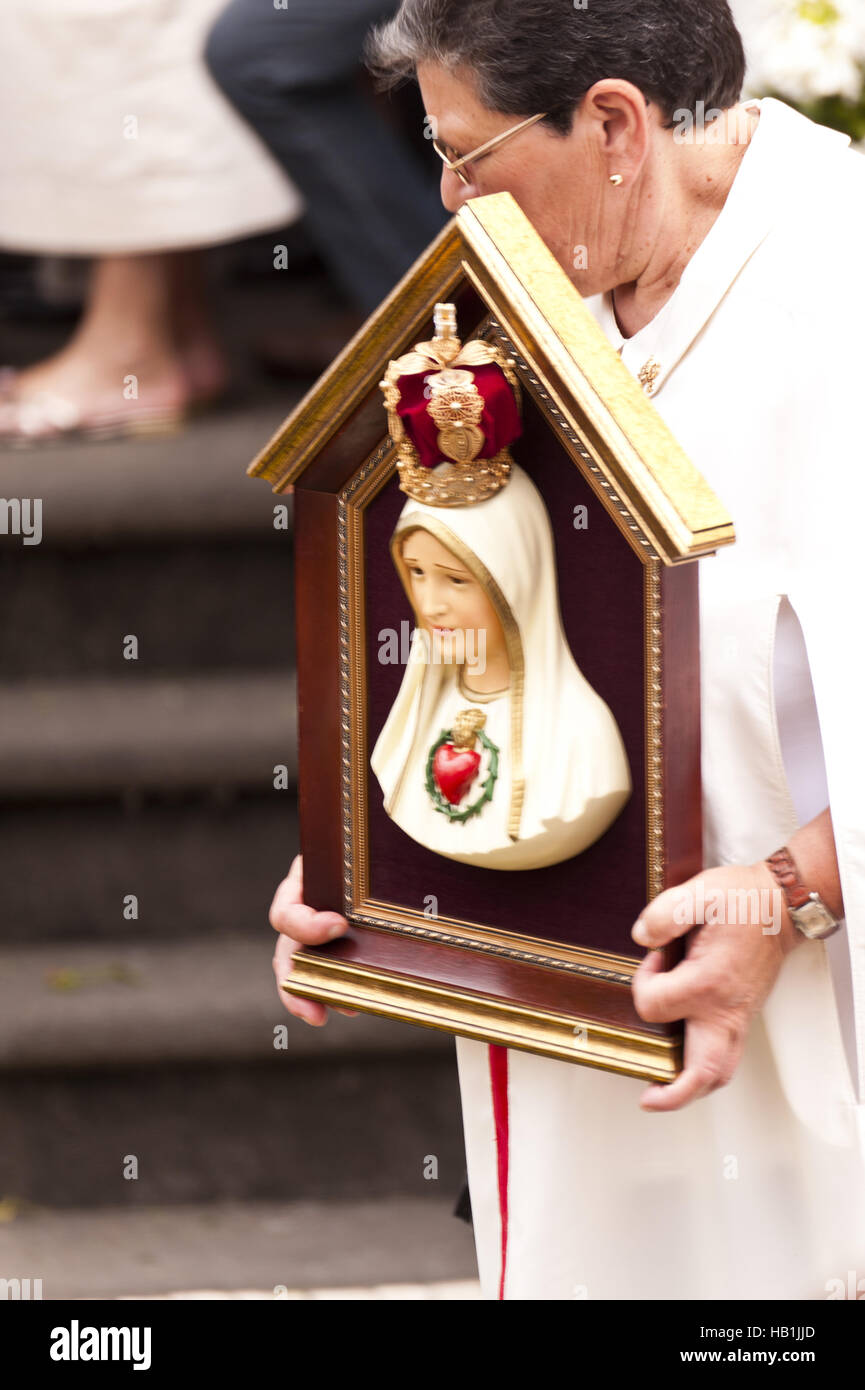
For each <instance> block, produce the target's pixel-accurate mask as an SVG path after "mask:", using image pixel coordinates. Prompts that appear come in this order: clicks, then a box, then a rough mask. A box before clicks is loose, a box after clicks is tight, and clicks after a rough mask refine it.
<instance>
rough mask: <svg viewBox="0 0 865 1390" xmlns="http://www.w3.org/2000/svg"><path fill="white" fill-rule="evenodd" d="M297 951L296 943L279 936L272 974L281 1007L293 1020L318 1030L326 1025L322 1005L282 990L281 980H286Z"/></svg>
mask: <svg viewBox="0 0 865 1390" xmlns="http://www.w3.org/2000/svg"><path fill="white" fill-rule="evenodd" d="M296 950H297V943H296V942H295V941H292V940H291V938H290V937H288V936H283V935H280V937H279V940H278V941H277V943H276V950H275V952H274V954H273V962H272V964H273V973H274V975H275V976H276V983H277V986H278V990H277V992H278V994H279V997H280V999H281V1000H282V1003H283V1006H284V1007H285V1008H286V1009H287V1010H288V1012H289V1013H290V1014H293V1016H294V1017H295V1018H302V1019H303V1021H304V1023H311V1024H313V1026H314V1027H316V1028H320V1027H321V1026H322V1025H323V1024H325V1023H327V1009H326V1007H325V1005H324V1004H319V1003H317V1002H316V1000H314V999H301V998H299V997H298V996H297V995H296V994H289V993H288V992H287V991H286V990H284V989H283V988H282V982H283V980H285V979H287V978H288V976H289V975H290V974H291V971H292V969H293V968H294V962H293V960H292V956H293V955H294V953H295V951H296Z"/></svg>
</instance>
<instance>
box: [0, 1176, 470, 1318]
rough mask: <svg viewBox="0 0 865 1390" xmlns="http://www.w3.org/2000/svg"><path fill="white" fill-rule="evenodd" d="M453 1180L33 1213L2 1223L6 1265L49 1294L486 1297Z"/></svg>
mask: <svg viewBox="0 0 865 1390" xmlns="http://www.w3.org/2000/svg"><path fill="white" fill-rule="evenodd" d="M449 1186H450V1184H449V1183H447V1182H445V1181H444V1180H440V1181H439V1182H428V1183H427V1184H426V1188H427V1190H426V1191H423V1192H418V1193H417V1194H415V1195H412V1196H392V1197H382V1198H380V1199H378V1200H358V1201H333V1200H331V1201H326V1202H321V1201H305V1202H304V1201H291V1202H218V1203H213V1204H207V1205H205V1204H201V1205H190V1204H184V1205H179V1206H154V1207H145V1208H141V1209H138V1210H129V1209H127V1208H122V1207H121V1208H109V1209H106V1210H103V1211H92V1210H86V1211H60V1212H54V1211H41V1210H36V1211H28V1212H22V1213H21V1215H20V1216H19V1217H18V1218H17V1219H16V1220H15V1221H14V1222H10V1223H9V1224H8V1225H6V1226H3V1227H0V1251H2V1256H3V1258H2V1267H3V1269H4V1270H8V1271H9V1276H8V1277H17V1278H28V1277H31V1278H41V1280H42V1290H41V1291H42V1297H43V1299H45V1300H55V1299H65V1298H74V1299H91V1298H95V1299H100V1298H123V1297H127V1298H128V1297H133V1298H134V1297H135V1296H136V1295H139V1296H151V1297H152V1296H156V1295H160V1294H163V1295H164V1294H165V1293H166V1292H167V1291H168V1290H171V1291H174V1292H176V1293H178V1294H181V1295H182V1294H183V1293H184V1292H185V1291H201V1290H206V1291H209V1293H211V1294H213V1295H214V1296H215V1297H220V1296H223V1297H224V1296H225V1295H226V1294H229V1295H232V1294H233V1296H234V1297H244V1296H249V1295H248V1294H246V1293H245V1292H238V1291H239V1290H240V1291H246V1290H256V1291H258V1293H259V1295H264V1296H265V1297H272V1298H273V1297H275V1298H279V1299H282V1298H293V1297H295V1296H296V1294H295V1292H294V1291H295V1290H299V1291H308V1292H306V1296H307V1297H316V1298H321V1297H324V1298H326V1297H328V1296H330V1291H333V1294H334V1296H336V1297H338V1298H340V1299H342V1298H345V1297H351V1296H361V1290H369V1295H370V1296H376V1297H378V1298H391V1299H396V1298H412V1299H416V1298H424V1297H428V1298H434V1299H437V1300H457V1299H459V1300H462V1299H464V1298H465V1299H469V1298H473V1299H474V1298H477V1297H479V1290H478V1286H477V1281H476V1274H477V1266H476V1259H475V1251H474V1238H473V1235H472V1232H471V1229H470V1227H469V1226H468V1225H466V1223H465V1222H463V1221H459V1220H457V1219H456V1218H454V1217H453V1215H452V1213H451V1208H452V1205H453V1203H452V1200H451V1197H450V1194H449V1193H448V1192H447V1191H446V1190H445V1191H443V1190H442V1189H447V1188H448V1187H449ZM16 1272H17V1273H16ZM377 1285H378V1286H381V1285H385V1287H384V1288H381V1287H378V1288H377V1287H376V1286H377ZM395 1285H396V1286H397V1287H394V1286H395ZM346 1286H348V1287H349V1288H351V1289H352V1293H350V1294H349V1293H348V1292H347V1291H346ZM204 1296H205V1297H206V1296H208V1295H207V1293H205V1294H204ZM253 1296H255V1295H253ZM82 1316H83V1314H82Z"/></svg>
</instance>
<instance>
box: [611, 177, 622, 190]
mask: <svg viewBox="0 0 865 1390" xmlns="http://www.w3.org/2000/svg"><path fill="white" fill-rule="evenodd" d="M624 182H625V180H624V177H623V175H622V174H610V183H614V184H615V185H616V187H617V188H618V187H619V186H620V185H621V184H623V183H624Z"/></svg>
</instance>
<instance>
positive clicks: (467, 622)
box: [402, 530, 506, 662]
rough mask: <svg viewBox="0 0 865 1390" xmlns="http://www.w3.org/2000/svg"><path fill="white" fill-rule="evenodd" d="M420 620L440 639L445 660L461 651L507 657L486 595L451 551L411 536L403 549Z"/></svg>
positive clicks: (421, 534) (424, 535) (422, 534)
mask: <svg viewBox="0 0 865 1390" xmlns="http://www.w3.org/2000/svg"><path fill="white" fill-rule="evenodd" d="M402 557H403V560H404V562H405V565H406V569H407V570H408V576H409V581H410V583H411V595H412V602H413V604H414V608H415V612H416V613H417V615H418V618H419V619H420V620H421V621H422V622H423V624H424V626H425V627H426V628H427V630H428V631H429V632H430V633H431V634H435V635H436V637H437V639H438V644H439V650H441V652H442V657H443V659H444V660H448V651H449V650H450V653H451V659H452V660H460V659H462V658H461V654H462V653H463V652H466V651H468V652H471V651H474V652H476V653H485V654H486V660H487V662H489V661H490V660H494V659H495V658H496V657H497V656H501V655H503V654H504V653H505V652H506V645H505V635H504V632H503V631H502V625H501V623H500V621H499V618H498V614H497V613H496V610H495V608H494V607H493V604H492V602H491V600H490V598H489V597H488V595H487V593H486V590H485V589H484V588H483V586H482V585H481V584H479V583H478V581H477V579H475V577H474V575H473V574H472V573H471V571H470V570H468V569H466V567H465V565H464V564H463V562H462V560H460V559H459V557H458V556H456V555H454V553H453V551H452V550H448V548H447V546H445V545H442V543H441V541H439V540H437V539H436V537H435V536H432V535H430V533H429V532H428V531H422V530H416V531H412V532H411V533H410V534H409V535H408V536H407V537H406V539H405V540H404V541H403V545H402Z"/></svg>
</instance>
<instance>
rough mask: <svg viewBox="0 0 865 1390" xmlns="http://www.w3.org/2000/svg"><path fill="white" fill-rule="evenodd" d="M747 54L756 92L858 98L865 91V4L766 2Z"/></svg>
mask: <svg viewBox="0 0 865 1390" xmlns="http://www.w3.org/2000/svg"><path fill="white" fill-rule="evenodd" d="M747 52H748V91H749V92H750V93H751V94H753V95H761V94H762V93H764V92H766V91H774V92H778V93H779V94H780V95H781V96H785V97H788V98H789V99H790V100H792V101H796V102H800V103H807V102H811V101H816V100H819V98H820V97H830V96H840V97H845V98H846V99H847V100H848V101H852V102H859V101H861V100H862V98H863V95H865V2H863V0H766V3H765V4H764V13H763V16H762V18H761V19H760V21H758V22H757V24H756V25H755V27H754V28H753V30H752V31H751V35H750V41H749V42H748V44H747Z"/></svg>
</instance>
